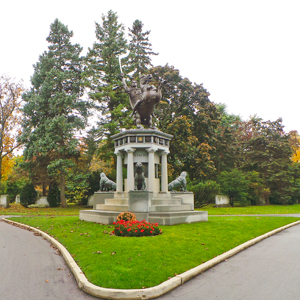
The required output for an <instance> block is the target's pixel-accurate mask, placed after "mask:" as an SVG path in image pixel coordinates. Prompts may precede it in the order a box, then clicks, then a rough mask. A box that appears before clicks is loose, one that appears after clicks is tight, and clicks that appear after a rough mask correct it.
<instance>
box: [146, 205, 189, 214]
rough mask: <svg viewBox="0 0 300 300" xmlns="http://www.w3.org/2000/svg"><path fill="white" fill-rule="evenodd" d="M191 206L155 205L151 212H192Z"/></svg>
mask: <svg viewBox="0 0 300 300" xmlns="http://www.w3.org/2000/svg"><path fill="white" fill-rule="evenodd" d="M190 210H192V208H191V205H189V204H184V205H154V206H151V207H150V212H171V211H190Z"/></svg>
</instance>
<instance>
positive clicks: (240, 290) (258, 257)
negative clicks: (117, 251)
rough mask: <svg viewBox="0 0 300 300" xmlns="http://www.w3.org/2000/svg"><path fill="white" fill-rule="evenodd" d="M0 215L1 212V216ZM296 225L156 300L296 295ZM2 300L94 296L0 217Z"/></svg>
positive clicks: (299, 261) (258, 299) (299, 244)
mask: <svg viewBox="0 0 300 300" xmlns="http://www.w3.org/2000/svg"><path fill="white" fill-rule="evenodd" d="M0 219H1V216H0ZM299 254H300V225H297V226H294V227H291V228H289V229H287V230H284V231H282V232H280V233H278V234H276V235H274V236H272V237H270V238H268V239H266V240H263V241H262V242H260V243H258V244H256V245H254V246H252V247H250V248H248V249H246V250H244V251H242V252H240V253H239V254H237V255H235V256H233V257H231V258H230V259H228V260H227V261H226V262H223V263H220V264H218V265H216V266H215V267H214V268H212V269H210V270H208V271H206V272H204V273H203V274H201V275H199V276H198V277H196V278H194V279H192V280H190V281H188V282H187V283H185V284H184V285H182V286H180V287H178V288H176V289H174V290H173V291H171V292H169V293H168V294H166V295H164V296H162V297H159V298H157V299H159V300H169V299H172V300H173V299H176V300H194V299H196V300H197V299H199V300H200V299H205V300H213V299H214V300H215V299H222V300H237V299H240V300H271V299H272V300H277V299H278V300H279V299H280V300H293V299H300V284H299V282H300V255H299ZM0 299H1V300H37V299H38V300H40V299H43V300H50V299H51V300H52V299H53V300H54V299H55V300H83V299H84V300H92V299H93V300H95V299H99V298H95V297H93V296H90V295H88V294H86V293H84V292H83V291H81V290H80V289H79V288H78V286H77V283H76V281H75V279H74V277H73V275H72V274H71V271H70V269H69V268H68V266H66V264H65V262H64V260H63V258H62V257H61V256H60V255H58V253H57V251H56V250H55V249H54V248H53V247H51V246H50V243H49V242H48V241H46V240H44V239H43V238H42V237H41V236H35V235H34V234H33V232H30V231H27V230H23V229H20V228H18V227H15V226H12V225H9V224H6V223H4V222H1V220H0Z"/></svg>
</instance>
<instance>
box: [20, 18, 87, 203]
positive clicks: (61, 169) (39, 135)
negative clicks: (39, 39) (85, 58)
mask: <svg viewBox="0 0 300 300" xmlns="http://www.w3.org/2000/svg"><path fill="white" fill-rule="evenodd" d="M72 36H73V32H72V31H69V30H68V27H67V26H65V25H64V24H62V23H61V22H60V21H59V20H58V19H56V20H55V21H54V23H53V24H51V27H50V34H49V36H48V37H47V41H48V42H49V47H48V51H45V52H44V53H43V54H42V55H41V56H40V57H39V61H38V62H37V64H36V65H35V66H34V74H33V76H32V78H31V83H32V87H31V90H30V91H29V92H27V93H26V94H24V96H23V99H24V100H25V102H26V104H25V106H24V108H23V113H24V120H23V134H22V137H21V141H22V142H23V143H24V144H25V147H26V148H25V151H24V156H25V161H28V162H29V163H30V162H32V161H34V160H38V161H41V160H43V159H44V160H47V159H49V158H50V162H49V163H48V165H47V170H48V173H49V174H50V175H51V176H57V177H59V182H60V192H61V203H62V206H63V207H66V206H67V204H66V199H65V185H66V175H67V173H68V171H69V170H70V168H71V167H72V166H73V161H72V158H73V157H74V156H76V155H78V150H77V149H76V147H77V144H78V141H77V139H76V138H75V136H74V134H75V132H76V131H77V130H80V129H83V128H84V127H85V123H86V118H87V115H88V110H87V109H88V103H87V102H86V101H83V100H82V98H81V96H82V95H83V88H82V85H81V74H82V59H81V57H80V53H81V51H82V48H81V47H80V45H79V44H74V45H73V44H71V41H70V39H71V37H72Z"/></svg>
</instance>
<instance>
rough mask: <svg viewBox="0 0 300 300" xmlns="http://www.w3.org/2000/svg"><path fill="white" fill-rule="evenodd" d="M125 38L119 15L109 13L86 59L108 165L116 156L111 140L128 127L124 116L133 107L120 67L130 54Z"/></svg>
mask: <svg viewBox="0 0 300 300" xmlns="http://www.w3.org/2000/svg"><path fill="white" fill-rule="evenodd" d="M124 35H125V33H124V26H123V25H122V24H119V23H118V16H117V14H116V13H115V12H113V11H112V10H110V11H109V12H108V14H107V15H102V24H99V23H96V38H97V41H96V42H95V43H94V45H93V47H92V48H91V49H89V51H88V54H87V58H86V64H87V67H86V70H85V80H86V84H87V85H88V86H89V88H90V93H89V95H90V97H91V98H92V99H93V100H94V102H95V104H96V105H97V107H98V109H99V111H100V112H101V116H100V119H99V122H98V140H99V141H101V140H102V139H103V138H105V141H106V143H105V144H104V146H102V147H101V149H100V153H101V157H102V158H103V159H104V160H106V161H108V163H110V162H109V161H110V160H111V159H112V157H113V156H114V155H113V144H112V141H111V139H110V136H111V135H113V134H115V133H117V132H118V130H119V129H120V127H126V123H127V122H126V117H124V112H125V111H126V110H128V108H129V107H130V106H129V100H128V97H127V95H126V93H124V91H123V89H122V88H121V87H122V81H121V77H120V74H121V71H120V66H119V57H120V56H121V55H124V54H125V53H126V51H127V41H126V39H125V36H124ZM128 114H129V111H128Z"/></svg>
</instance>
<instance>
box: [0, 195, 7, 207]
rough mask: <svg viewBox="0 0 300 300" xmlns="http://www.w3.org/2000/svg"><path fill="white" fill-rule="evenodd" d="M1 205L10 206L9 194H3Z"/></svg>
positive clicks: (0, 199) (0, 200) (0, 198)
mask: <svg viewBox="0 0 300 300" xmlns="http://www.w3.org/2000/svg"><path fill="white" fill-rule="evenodd" d="M0 206H2V207H5V208H6V207H8V206H9V201H8V195H1V197H0Z"/></svg>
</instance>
